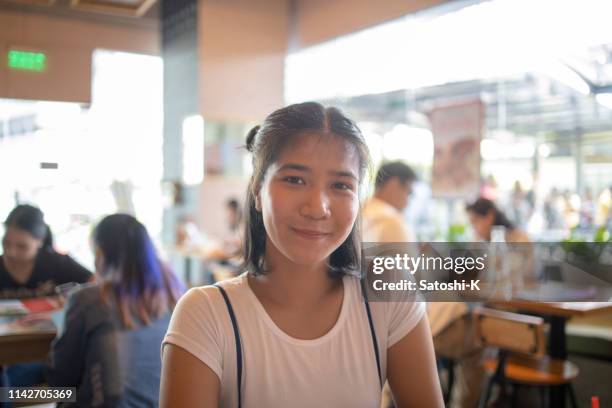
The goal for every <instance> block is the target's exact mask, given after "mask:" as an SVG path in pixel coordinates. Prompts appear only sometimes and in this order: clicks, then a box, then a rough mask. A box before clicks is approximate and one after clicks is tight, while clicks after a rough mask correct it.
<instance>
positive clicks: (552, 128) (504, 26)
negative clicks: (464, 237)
mask: <svg viewBox="0 0 612 408" xmlns="http://www.w3.org/2000/svg"><path fill="white" fill-rule="evenodd" d="M611 7H612V5H610V4H607V3H605V2H599V1H587V2H584V1H568V2H563V3H559V2H554V1H538V2H532V1H508V0H493V1H482V2H480V1H463V2H462V1H459V2H451V3H448V4H445V5H442V6H439V7H434V8H431V9H428V10H425V11H422V12H418V13H415V14H411V15H409V16H406V17H404V18H401V19H397V20H393V21H390V22H388V23H385V24H382V25H379V26H376V27H373V28H370V29H366V30H363V31H360V32H357V33H355V34H351V35H347V36H344V37H340V38H337V39H335V40H332V41H329V42H326V43H323V44H320V45H316V46H313V47H309V48H306V49H301V50H298V51H296V52H293V53H291V54H289V56H288V58H287V65H286V98H287V100H288V102H296V101H302V100H311V99H316V100H321V101H324V102H326V103H330V104H334V105H338V106H340V107H342V108H344V109H345V110H347V111H348V112H349V114H350V115H351V116H353V117H356V118H358V120H359V122H360V124H361V126H362V128H363V130H364V131H365V133H366V136H367V138H368V142H369V144H370V148H371V150H372V152H373V158H374V160H375V161H377V162H380V161H382V160H398V159H399V160H404V161H405V162H406V163H408V164H410V165H412V166H414V167H415V168H416V169H418V171H419V173H420V175H421V177H422V181H423V183H422V186H421V188H420V189H418V190H417V192H416V194H415V197H414V199H413V200H412V204H411V206H412V208H409V209H408V213H407V217H408V218H409V219H410V221H411V222H412V223H413V224H415V227H416V228H417V231H418V232H419V236H420V237H421V238H424V239H434V238H435V239H445V238H446V237H447V234H446V231H448V229H449V227H450V226H451V225H453V224H464V223H465V218H464V217H465V215H464V211H463V210H462V207H463V203H464V202H465V201H469V200H472V199H474V198H475V197H476V196H477V195H480V194H483V192H484V194H489V195H491V198H494V199H495V200H496V201H498V202H499V203H500V205H502V207H503V208H504V209H505V210H506V211H507V212H508V213H509V214H511V216H512V218H513V221H515V222H516V223H517V224H519V225H521V226H523V227H525V228H527V229H528V230H529V232H530V233H531V234H532V235H534V237H536V238H539V239H548V238H553V237H554V238H558V237H559V236H564V235H567V233H568V231H569V229H571V228H574V227H580V228H587V229H588V228H593V227H594V226H596V225H598V224H599V225H601V223H604V222H605V218H606V215H605V214H603V213H602V211H605V209H602V206H605V205H606V204H605V202H606V201H605V200H606V197H605V196H606V194H608V196H609V187H610V186H611V185H612V166H610V163H612V126H611V125H610V124H611V123H612V93H610V92H612V29H611V28H610V25H609V24H608V23H607V21H606V17H604V16H607V15H610V14H611V13H612V8H611ZM470 101H480V102H481V103H482V105H483V107H484V117H483V121H482V128H483V130H482V140H481V142H480V148H479V155H480V159H481V163H480V178H481V180H480V183H479V184H480V189H475V190H473V191H471V192H470V191H467V190H466V191H464V192H463V193H457V194H447V193H445V192H444V191H443V190H440V189H437V188H436V185H437V184H439V180H436V179H435V177H434V178H432V174H436V172H435V169H434V168H433V167H434V162H435V161H434V151H435V149H434V146H435V148H436V149H438V148H439V146H440V143H439V140H438V141H434V140H435V139H436V136H437V135H436V131H435V129H434V128H435V123H434V120H433V118H432V114H433V112H435V111H436V109H440V108H444V107H448V106H453V105H457V104H463V103H466V102H470ZM474 120H475V121H477V120H478V119H474ZM477 125H478V124H477V123H476V126H477ZM478 137H480V136H478ZM458 154H459V153H457V152H455V153H454V155H455V158H456V159H457V160H458V161H461V160H460V159H458V156H457V155H458ZM457 170H458V169H457ZM449 171H450V172H452V170H451V169H446V171H445V172H446V173H448V172H449ZM465 177H467V176H465ZM430 186H432V187H433V188H434V191H433V192H432V191H431V189H430ZM430 200H431V204H433V205H425V204H424V202H429V201H430ZM608 200H609V198H608ZM602 202H603V204H602ZM608 205H609V204H608ZM415 207H418V208H415ZM425 208H428V209H429V210H428V211H427V212H424V211H425V210H424V209H425ZM551 212H554V213H555V214H551ZM555 217H557V218H558V219H557V220H555V219H554V218H555ZM554 230H559V231H554Z"/></svg>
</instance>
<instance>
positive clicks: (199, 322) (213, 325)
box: [161, 287, 223, 380]
mask: <svg viewBox="0 0 612 408" xmlns="http://www.w3.org/2000/svg"><path fill="white" fill-rule="evenodd" d="M215 291H216V289H215V288H213V287H206V288H193V289H190V290H189V291H188V292H187V293H186V294H185V295H184V296H183V297H182V298H181V299H180V300H179V302H178V304H177V305H176V308H175V309H174V312H173V313H172V318H171V320H170V324H169V326H168V332H167V333H166V336H165V338H164V341H163V343H162V350H161V351H162V354H163V352H164V346H165V345H166V344H173V345H175V346H178V347H180V348H182V349H184V350H186V351H187V352H188V353H190V354H192V355H193V356H194V357H196V358H197V359H199V360H200V361H202V362H203V363H204V364H206V365H207V366H208V367H209V368H210V369H211V370H213V371H214V372H215V374H217V377H219V380H221V378H222V377H221V372H222V356H223V343H222V341H223V340H222V339H223V336H222V335H221V326H220V321H219V316H218V314H219V313H218V312H217V310H216V309H215V305H216V304H217V303H218V301H219V300H218V299H217V298H216V296H220V295H219V294H218V293H215ZM221 301H222V300H221Z"/></svg>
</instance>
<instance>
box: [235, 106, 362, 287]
mask: <svg viewBox="0 0 612 408" xmlns="http://www.w3.org/2000/svg"><path fill="white" fill-rule="evenodd" d="M306 131H315V132H321V133H326V134H330V135H333V136H336V137H340V138H342V139H343V140H345V141H347V142H349V143H350V144H352V145H353V146H354V147H355V149H356V151H357V153H358V155H359V165H360V168H359V178H360V180H362V179H363V177H364V175H365V173H366V170H367V169H369V167H370V156H369V152H368V148H367V145H366V143H365V140H364V138H363V135H362V134H361V131H360V130H359V128H358V127H357V125H356V124H355V122H353V121H352V120H350V119H349V118H347V117H346V116H344V114H343V113H342V112H341V111H340V110H339V109H337V108H334V107H324V106H323V105H321V104H319V103H316V102H306V103H300V104H295V105H290V106H287V107H285V108H282V109H278V110H276V111H274V112H272V113H271V114H270V115H269V116H268V117H267V118H266V119H265V120H264V122H263V124H262V125H261V126H255V127H254V128H253V129H251V131H250V132H249V134H248V135H247V140H246V148H247V150H248V151H249V152H251V153H252V155H253V157H252V163H253V174H252V176H251V180H250V182H249V186H248V190H247V194H246V200H245V211H244V216H245V237H244V263H243V265H242V267H243V268H244V269H246V270H247V271H249V273H252V274H254V275H259V274H264V273H265V272H266V270H265V265H264V254H265V249H266V229H265V226H264V222H263V217H262V214H261V213H260V212H259V211H257V209H256V208H255V197H256V196H257V194H258V192H259V188H260V187H261V184H262V182H263V180H264V177H265V175H266V171H267V170H268V168H269V167H270V165H271V164H272V163H274V162H275V161H276V160H277V159H278V157H279V156H280V154H281V152H282V151H283V150H284V149H285V148H286V147H287V146H288V145H289V144H290V143H291V142H294V141H295V140H296V138H297V137H299V136H300V135H302V134H303V133H304V132H306ZM360 252H361V232H360V228H359V218H357V221H356V222H355V225H354V226H353V229H352V230H351V233H350V234H349V236H348V237H347V238H346V240H345V241H344V242H343V243H342V245H340V246H339V247H338V248H336V250H335V251H334V252H333V253H332V254H331V255H330V259H329V263H328V267H329V273H330V275H331V276H332V277H334V278H340V277H342V276H343V275H345V274H356V273H358V272H359V264H360V262H359V259H360Z"/></svg>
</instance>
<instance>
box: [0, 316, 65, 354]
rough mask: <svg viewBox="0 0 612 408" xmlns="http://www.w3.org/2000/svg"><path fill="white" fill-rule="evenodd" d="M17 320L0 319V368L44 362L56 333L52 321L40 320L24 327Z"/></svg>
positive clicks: (14, 318)
mask: <svg viewBox="0 0 612 408" xmlns="http://www.w3.org/2000/svg"><path fill="white" fill-rule="evenodd" d="M19 319H23V317H21V318H18V317H0V366H2V365H6V364H16V363H25V362H32V361H40V360H44V359H45V358H46V357H47V354H48V353H49V348H50V344H51V341H52V340H53V339H54V338H55V335H56V332H57V330H56V328H55V325H54V324H53V321H52V320H51V319H50V318H48V319H46V318H42V319H40V320H37V321H36V324H33V325H25V324H20V323H19ZM22 321H23V320H22Z"/></svg>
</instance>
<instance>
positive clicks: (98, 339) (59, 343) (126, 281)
mask: <svg viewBox="0 0 612 408" xmlns="http://www.w3.org/2000/svg"><path fill="white" fill-rule="evenodd" d="M92 241H93V247H94V251H95V264H96V274H97V275H98V279H97V282H96V284H92V285H90V286H86V287H84V288H82V289H81V290H79V291H77V292H75V293H74V294H73V295H72V296H71V297H70V298H69V299H68V304H67V308H66V319H65V324H64V331H63V333H62V334H61V335H60V337H59V338H58V339H56V341H55V342H54V344H53V347H52V352H51V356H50V361H49V367H48V373H47V374H48V375H47V377H48V382H49V384H50V385H52V386H55V387H77V406H104V407H114V406H121V407H124V406H130V407H132V406H134V407H136V406H138V407H154V406H157V400H158V395H159V381H160V370H161V360H160V357H159V348H160V345H161V342H162V339H163V337H164V334H165V332H166V329H167V326H168V322H169V320H170V314H171V312H172V309H173V308H174V305H175V304H176V302H177V301H178V298H179V297H180V296H181V294H182V285H181V284H180V283H179V282H178V280H177V279H176V277H175V276H174V274H173V273H172V271H171V270H170V269H169V268H168V267H167V266H166V265H165V264H163V263H162V262H161V261H160V259H159V257H158V255H157V253H156V251H155V248H154V246H153V242H152V241H151V238H150V237H149V234H148V233H147V230H146V229H145V227H144V226H143V225H142V224H141V223H140V222H138V221H137V220H136V219H135V218H134V217H132V216H130V215H126V214H115V215H110V216H108V217H106V218H104V219H103V220H102V221H101V222H100V223H99V224H98V226H97V227H96V229H95V230H94V232H93V237H92Z"/></svg>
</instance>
